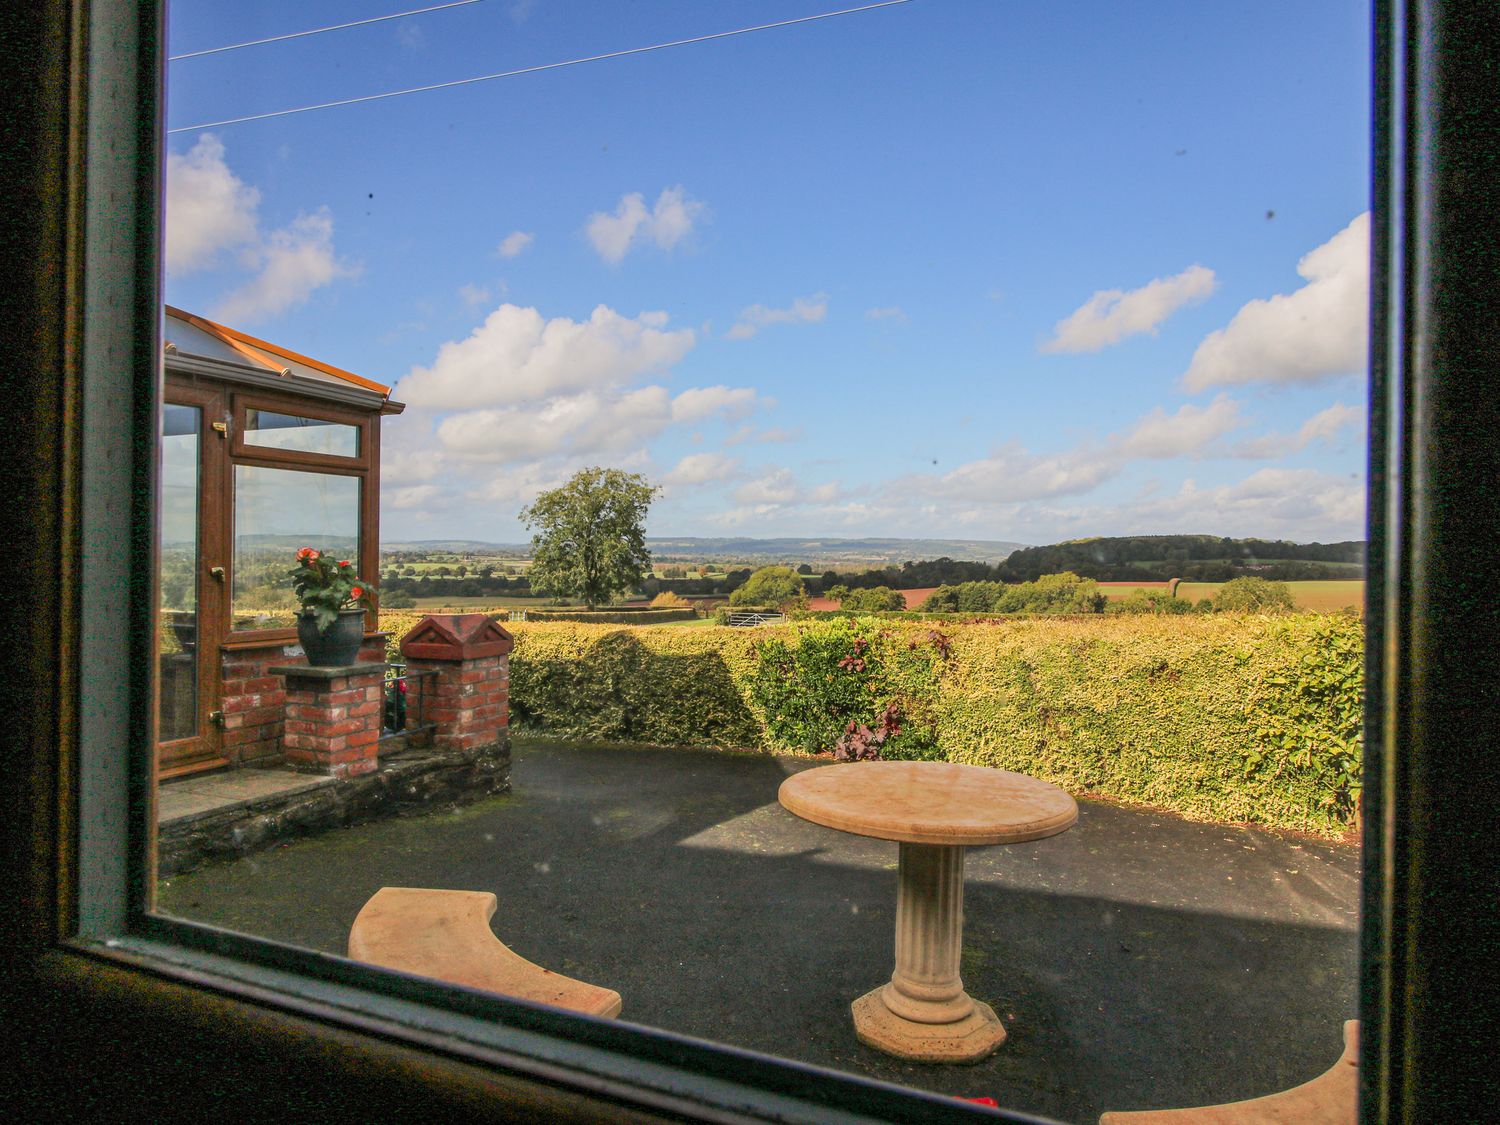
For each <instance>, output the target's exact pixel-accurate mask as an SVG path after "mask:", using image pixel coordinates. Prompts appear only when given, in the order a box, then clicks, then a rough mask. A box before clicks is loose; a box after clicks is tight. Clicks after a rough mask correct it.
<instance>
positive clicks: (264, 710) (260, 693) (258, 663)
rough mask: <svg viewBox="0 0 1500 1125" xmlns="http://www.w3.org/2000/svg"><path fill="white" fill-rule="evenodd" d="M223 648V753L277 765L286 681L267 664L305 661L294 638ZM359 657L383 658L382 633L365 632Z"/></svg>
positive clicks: (233, 761) (238, 761) (238, 760)
mask: <svg viewBox="0 0 1500 1125" xmlns="http://www.w3.org/2000/svg"><path fill="white" fill-rule="evenodd" d="M223 652H224V657H223V663H222V665H221V675H222V677H223V679H222V682H221V692H220V694H221V703H220V709H221V710H222V711H223V712H224V734H223V744H224V757H226V758H227V759H229V764H230V765H232V766H262V767H263V766H279V765H281V764H283V762H284V760H285V758H284V755H283V752H282V745H281V740H282V737H283V735H285V733H286V731H285V729H284V727H283V721H284V719H285V709H286V702H287V699H286V681H285V680H284V679H283V678H282V677H281V676H276V675H272V674H270V673H269V672H268V671H267V669H269V668H271V667H273V666H275V665H283V666H285V665H288V664H305V663H306V662H307V661H306V658H305V657H304V656H303V655H302V649H301V648H300V647H299V646H298V645H297V644H296V642H294V641H293V642H287V641H278V642H276V643H275V644H271V645H262V646H257V647H255V648H226V649H224V650H223ZM359 659H360V660H361V661H370V662H372V663H373V662H379V661H383V660H384V659H385V634H384V633H377V634H374V635H372V636H369V637H366V638H365V641H364V644H363V645H362V646H361V647H360V651H359Z"/></svg>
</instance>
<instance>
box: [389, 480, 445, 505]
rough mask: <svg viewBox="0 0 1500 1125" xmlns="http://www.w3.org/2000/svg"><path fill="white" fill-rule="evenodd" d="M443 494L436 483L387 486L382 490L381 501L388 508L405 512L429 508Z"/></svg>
mask: <svg viewBox="0 0 1500 1125" xmlns="http://www.w3.org/2000/svg"><path fill="white" fill-rule="evenodd" d="M442 494H443V490H442V489H441V488H439V487H438V486H437V485H435V484H413V485H407V486H404V487H398V488H390V487H385V488H382V489H381V490H380V502H381V504H382V505H384V506H385V507H387V508H392V509H395V510H396V511H403V512H404V511H410V510H412V509H416V508H429V507H431V506H432V505H433V504H434V503H435V502H437V501H438V499H439V497H441V496H442Z"/></svg>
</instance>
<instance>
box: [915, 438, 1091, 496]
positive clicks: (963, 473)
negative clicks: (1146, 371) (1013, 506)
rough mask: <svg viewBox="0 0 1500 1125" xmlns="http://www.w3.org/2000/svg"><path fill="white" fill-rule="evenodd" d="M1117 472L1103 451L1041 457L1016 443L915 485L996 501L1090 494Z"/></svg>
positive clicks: (943, 493) (937, 492)
mask: <svg viewBox="0 0 1500 1125" xmlns="http://www.w3.org/2000/svg"><path fill="white" fill-rule="evenodd" d="M1117 471H1118V464H1117V461H1116V460H1115V459H1114V458H1113V457H1110V456H1109V455H1107V454H1106V453H1104V452H1103V451H1100V450H1089V449H1075V450H1068V451H1066V452H1063V453H1057V454H1048V455H1044V456H1038V455H1036V454H1033V453H1029V452H1027V451H1026V450H1024V449H1022V448H1021V447H1020V446H1018V445H1014V444H1012V445H1008V446H1005V447H1003V448H1001V449H999V450H997V451H996V452H994V453H993V454H991V455H990V456H989V457H986V458H983V459H982V460H979V461H970V462H969V463H968V464H966V465H960V466H959V467H958V468H956V469H954V470H953V471H952V472H950V473H947V474H945V475H943V476H941V477H936V478H934V477H931V476H924V477H918V478H915V480H914V481H913V483H914V484H916V485H917V487H918V488H919V489H920V490H921V491H923V492H926V493H927V494H929V495H932V496H935V497H937V498H940V499H945V500H949V501H954V500H957V501H978V502H982V503H997V502H1006V501H1018V500H1037V499H1041V498H1044V497H1049V496H1067V495H1072V494H1076V493H1080V492H1087V491H1089V490H1090V489H1092V488H1095V487H1097V486H1098V485H1100V484H1102V483H1104V481H1106V480H1108V479H1109V478H1110V477H1112V476H1114V475H1115V473H1116V472H1117Z"/></svg>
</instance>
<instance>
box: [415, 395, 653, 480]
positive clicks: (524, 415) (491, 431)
mask: <svg viewBox="0 0 1500 1125" xmlns="http://www.w3.org/2000/svg"><path fill="white" fill-rule="evenodd" d="M671 421H672V407H671V400H670V396H669V395H668V393H667V389H666V388H665V387H654V386H653V387H642V388H640V389H639V390H635V391H628V392H626V393H624V394H611V393H601V392H596V391H587V392H584V393H582V394H576V395H569V396H565V397H558V398H551V399H547V400H545V401H542V402H538V403H534V404H533V403H527V404H525V405H520V406H505V407H495V408H490V409H485V410H470V411H465V412H463V413H460V414H452V415H449V416H448V417H447V418H445V419H444V420H443V421H442V422H441V423H440V424H439V425H438V427H437V440H438V443H439V444H440V445H441V446H442V448H443V450H444V451H445V452H446V453H448V454H451V455H453V456H455V457H460V458H463V459H465V460H470V461H484V462H493V463H497V464H513V463H516V462H523V461H535V460H541V459H543V458H547V457H560V456H582V455H585V454H603V453H609V454H620V453H625V452H630V451H632V450H634V449H636V448H637V447H639V446H641V445H643V444H644V443H646V442H648V441H650V440H651V439H653V438H655V437H656V436H657V435H659V434H660V433H661V432H662V430H664V429H665V428H666V427H667V426H668V425H670V424H671Z"/></svg>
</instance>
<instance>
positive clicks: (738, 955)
mask: <svg viewBox="0 0 1500 1125" xmlns="http://www.w3.org/2000/svg"><path fill="white" fill-rule="evenodd" d="M513 752H514V764H513V767H512V783H513V792H512V793H511V794H510V795H508V796H504V797H498V798H492V799H488V800H485V801H482V802H480V803H477V804H474V805H471V806H469V807H467V808H462V809H458V810H456V811H452V812H440V813H435V814H433V815H429V816H422V817H411V818H402V819H397V820H389V821H382V822H377V823H373V824H368V825H364V826H361V827H358V828H352V829H348V830H343V831H337V832H330V833H327V834H325V835H323V836H321V837H316V838H312V839H307V840H298V841H294V842H291V843H289V844H287V845H285V846H282V847H278V848H275V849H273V850H271V851H267V852H263V853H259V854H257V855H252V856H249V857H246V858H245V859H242V860H240V861H238V862H235V863H229V864H222V865H215V866H209V867H205V868H202V869H200V870H198V871H196V872H193V873H191V874H189V875H182V876H177V877H175V878H173V879H171V880H168V881H167V882H166V883H165V884H163V886H162V887H161V889H160V899H159V901H160V903H161V907H162V909H164V910H165V911H167V912H169V913H172V914H176V915H179V916H183V917H189V918H194V919H199V920H202V921H205V922H209V923H212V924H215V925H219V926H225V927H227V928H230V929H236V930H240V931H243V932H246V933H254V934H260V935H264V936H267V937H271V938H274V939H276V940H278V941H285V942H290V943H293V944H297V945H302V946H305V947H308V948H312V949H318V950H323V951H325V952H329V953H342V952H343V950H344V943H345V941H346V940H347V937H348V932H349V926H350V923H351V922H352V921H353V919H354V917H355V915H356V914H357V913H358V912H359V909H360V907H361V906H363V904H364V902H365V901H366V899H368V898H369V896H370V895H372V894H374V893H375V891H377V890H379V889H380V887H382V886H407V887H447V888H454V889H464V890H481V891H492V892H494V893H495V894H496V895H497V896H498V898H499V909H498V911H497V913H496V915H495V918H494V928H495V931H496V933H497V934H498V935H499V936H500V937H501V939H502V940H503V941H505V943H506V944H507V945H509V946H510V947H511V948H512V949H514V950H515V951H516V952H517V953H518V954H520V955H521V956H523V957H526V958H528V959H529V960H532V961H535V962H537V963H538V964H541V965H544V966H546V967H548V968H551V969H554V970H556V971H558V972H561V973H566V974H567V975H569V976H574V977H578V978H580V979H583V980H587V981H591V982H594V983H597V984H599V985H601V986H604V987H608V988H613V989H615V990H617V991H618V992H620V993H621V995H622V996H623V998H624V1011H623V1014H622V1019H623V1020H625V1021H627V1022H636V1023H640V1024H644V1025H648V1026H653V1027H660V1028H665V1029H668V1030H671V1031H675V1032H680V1033H684V1034H688V1035H692V1036H696V1037H700V1038H705V1039H712V1040H717V1041H720V1042H724V1043H729V1044H733V1045H735V1046H738V1047H743V1048H748V1049H751V1050H756V1051H761V1052H765V1053H767V1054H772V1055H780V1056H783V1057H789V1058H794V1059H799V1060H803V1061H806V1062H811V1063H816V1064H818V1065H822V1066H830V1067H834V1068H837V1069H841V1070H846V1071H850V1072H852V1073H855V1074H861V1075H867V1076H870V1077H873V1078H878V1079H882V1080H885V1081H893V1082H900V1083H904V1084H907V1085H911V1086H914V1087H918V1088H921V1089H926V1090H932V1091H937V1092H941V1093H947V1094H953V1095H959V1096H965V1097H980V1096H990V1097H994V1098H996V1099H997V1100H998V1101H999V1102H1000V1104H1002V1105H1004V1106H1008V1107H1011V1108H1014V1109H1019V1110H1024V1111H1027V1112H1030V1113H1036V1114H1041V1115H1045V1116H1049V1117H1052V1118H1055V1119H1058V1120H1063V1121H1076V1122H1089V1123H1092V1122H1094V1121H1096V1120H1097V1119H1098V1115H1099V1113H1100V1112H1102V1111H1104V1110H1123V1109H1149V1108H1161V1107H1168V1106H1189V1105H1204V1104H1214V1103H1220V1102H1226V1101H1234V1100H1241V1099H1245V1098H1250V1097H1255V1096H1258V1095H1262V1094H1267V1093H1273V1092H1275V1091H1278V1090H1285V1089H1289V1088H1290V1087H1292V1086H1296V1085H1297V1084H1299V1083H1301V1082H1304V1081H1307V1080H1308V1079H1310V1078H1313V1077H1315V1076H1316V1075H1318V1074H1320V1073H1322V1072H1323V1071H1324V1070H1326V1069H1327V1068H1328V1067H1329V1066H1330V1065H1331V1064H1332V1063H1333V1061H1334V1060H1335V1059H1337V1058H1338V1056H1339V1051H1340V1047H1341V1043H1342V1025H1343V1021H1344V1020H1346V1019H1348V1018H1351V1017H1353V1016H1354V1015H1355V1014H1356V1011H1355V1008H1356V983H1357V964H1358V950H1357V944H1358V919H1357V910H1358V888H1359V856H1358V850H1357V848H1354V847H1350V846H1347V845H1340V844H1333V843H1328V842H1325V841H1321V840H1315V839H1309V838H1302V837H1296V836H1292V835H1285V834H1278V833H1271V832H1264V831H1259V830H1255V829H1248V828H1238V827H1226V826H1224V825H1217V824H1200V823H1194V822H1190V821H1184V820H1180V819H1178V818H1176V817H1172V816H1169V815H1166V814H1163V813H1157V812H1151V811H1147V810H1139V809H1131V808H1124V807H1119V806H1115V805H1110V804H1104V803H1100V802H1092V801H1082V802H1080V818H1079V822H1078V824H1077V825H1075V826H1074V827H1073V828H1072V829H1070V830H1069V831H1067V832H1065V833H1063V834H1062V835H1060V836H1055V837H1052V838H1050V839H1045V840H1038V841H1034V842H1031V843H1025V844H1015V845H1008V846H998V847H987V848H974V849H972V850H971V851H970V852H969V855H968V862H967V864H966V884H965V914H966V924H965V929H964V950H963V961H962V969H963V979H964V984H965V987H966V989H967V990H968V992H969V993H970V994H971V995H972V996H974V997H975V999H977V1000H981V1001H983V1002H985V1003H987V1004H989V1005H991V1006H992V1007H993V1008H994V1009H995V1011H996V1013H997V1014H998V1015H999V1017H1000V1019H1001V1020H1003V1021H1004V1022H1005V1026H1006V1028H1007V1031H1008V1033H1009V1034H1008V1037H1007V1039H1006V1041H1005V1043H1004V1044H1003V1045H1002V1046H1001V1047H1000V1049H999V1050H998V1051H996V1052H995V1054H993V1055H992V1056H990V1057H989V1058H988V1059H985V1060H984V1061H983V1062H980V1063H978V1064H975V1065H972V1066H961V1067H960V1066H933V1065H925V1064H920V1063H910V1062H903V1061H901V1060H898V1059H894V1058H891V1057H889V1056H887V1055H884V1054H882V1053H880V1052H879V1051H876V1050H874V1049H872V1048H870V1047H867V1046H864V1045H863V1044H861V1043H860V1042H859V1041H858V1040H857V1039H856V1037H855V1032H854V1028H853V1025H852V1023H851V1020H850V1015H849V1005H850V1003H851V1001H853V1000H855V999H856V998H857V997H859V996H860V995H862V994H864V993H866V992H868V991H869V990H870V989H871V988H873V987H876V986H877V985H879V984H881V983H882V982H883V981H885V980H886V979H888V978H889V975H890V972H891V968H892V946H893V924H894V912H895V891H896V851H897V846H896V845H895V844H892V843H888V842H885V841H880V840H872V839H865V838H863V837H857V836H850V835H848V834H846V833H842V832H836V831H834V830H832V829H827V828H822V827H819V826H818V825H814V824H809V823H807V822H806V821H802V820H799V819H798V818H796V817H794V816H792V815H791V814H790V813H787V812H786V811H785V810H783V809H781V808H780V807H779V806H778V805H777V803H776V790H777V788H778V786H779V785H780V783H781V781H782V780H783V778H785V777H786V776H787V774H788V773H789V772H792V771H797V770H803V769H809V768H819V766H820V765H821V763H817V762H814V761H810V760H807V759H792V758H777V757H772V756H769V755H752V754H723V753H712V752H704V751H693V750H670V749H643V748H628V747H618V746H588V745H576V744H561V743H552V742H540V741H528V740H524V739H521V738H517V739H516V740H515V742H514V746H513Z"/></svg>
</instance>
